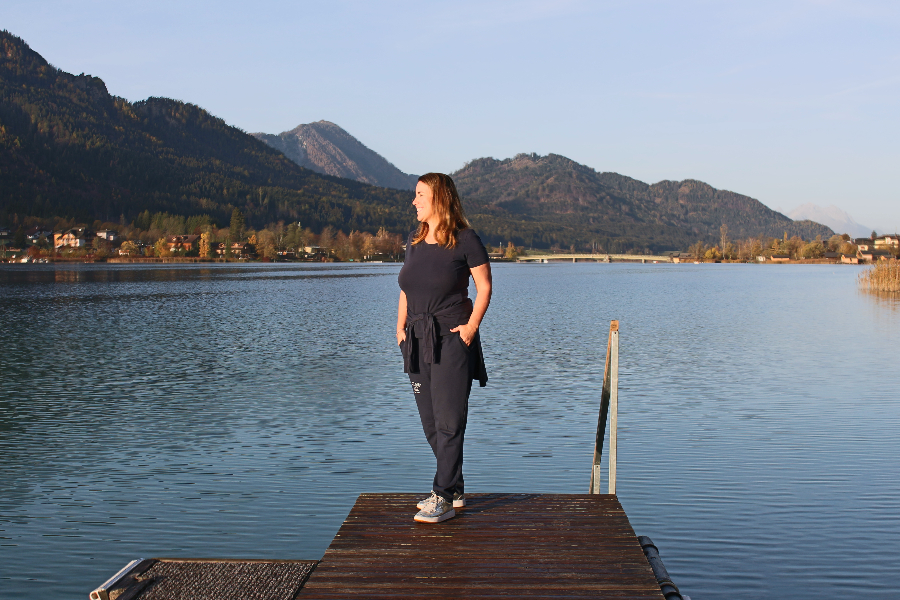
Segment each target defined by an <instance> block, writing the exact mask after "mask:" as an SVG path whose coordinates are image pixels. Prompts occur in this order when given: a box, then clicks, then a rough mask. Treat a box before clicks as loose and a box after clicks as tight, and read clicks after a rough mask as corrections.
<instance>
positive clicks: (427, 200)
mask: <svg viewBox="0 0 900 600" xmlns="http://www.w3.org/2000/svg"><path fill="white" fill-rule="evenodd" d="M413 206H415V207H416V220H418V221H419V222H420V223H423V222H427V221H428V219H430V218H431V217H433V216H434V192H432V191H431V187H430V186H429V185H428V184H427V183H423V182H421V181H420V182H419V183H417V184H416V197H415V198H413Z"/></svg>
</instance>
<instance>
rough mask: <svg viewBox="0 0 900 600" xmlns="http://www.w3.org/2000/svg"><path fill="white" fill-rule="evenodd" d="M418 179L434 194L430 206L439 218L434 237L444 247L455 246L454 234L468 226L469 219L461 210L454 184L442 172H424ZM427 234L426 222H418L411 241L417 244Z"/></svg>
mask: <svg viewBox="0 0 900 600" xmlns="http://www.w3.org/2000/svg"><path fill="white" fill-rule="evenodd" d="M419 181H421V182H422V183H424V184H425V185H427V186H428V187H430V188H431V193H432V194H433V195H434V199H433V200H432V208H433V210H434V212H436V213H437V215H438V217H439V218H440V222H439V223H438V226H437V227H436V228H435V232H434V239H435V240H437V243H438V244H440V245H441V246H443V247H445V248H454V247H456V234H457V233H458V232H459V230H460V229H465V228H466V227H469V226H470V225H469V220H468V219H466V214H465V213H464V212H463V208H462V203H461V202H460V200H459V193H458V192H457V191H456V184H455V183H453V180H452V179H451V178H450V176H449V175H444V174H443V173H425V174H424V175H422V176H421V177H419ZM427 235H428V223H426V222H425V221H422V222H421V223H419V229H418V230H416V234H415V235H414V236H413V239H412V243H413V244H418V243H419V242H421V241H422V240H424V239H425V236H427Z"/></svg>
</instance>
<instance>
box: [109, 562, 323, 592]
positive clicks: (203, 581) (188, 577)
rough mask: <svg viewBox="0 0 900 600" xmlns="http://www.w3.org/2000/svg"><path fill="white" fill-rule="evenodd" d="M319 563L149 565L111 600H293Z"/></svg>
mask: <svg viewBox="0 0 900 600" xmlns="http://www.w3.org/2000/svg"><path fill="white" fill-rule="evenodd" d="M316 564H317V561H289V560H216V559H209V560H204V559H149V560H145V561H143V562H141V563H140V564H139V565H136V566H135V567H134V568H133V569H132V570H131V571H130V572H129V573H128V574H127V575H126V576H124V577H123V578H122V579H121V580H120V581H118V582H117V583H116V585H114V586H112V587H111V588H110V589H109V590H108V591H107V594H106V596H107V598H108V599H109V600H231V599H234V600H292V599H293V598H294V596H296V594H297V591H298V590H299V589H300V587H301V586H302V585H303V583H304V582H305V581H306V579H307V577H309V574H310V573H311V572H312V570H313V568H314V567H315V566H316Z"/></svg>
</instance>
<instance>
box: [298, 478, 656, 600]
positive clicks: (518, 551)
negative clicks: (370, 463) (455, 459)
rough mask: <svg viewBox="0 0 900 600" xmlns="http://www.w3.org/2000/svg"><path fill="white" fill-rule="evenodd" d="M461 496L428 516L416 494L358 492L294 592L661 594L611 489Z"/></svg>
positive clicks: (302, 598) (315, 595)
mask: <svg viewBox="0 0 900 600" xmlns="http://www.w3.org/2000/svg"><path fill="white" fill-rule="evenodd" d="M468 498H469V502H468V506H467V507H466V508H464V509H462V510H461V511H459V512H458V514H457V516H456V518H454V519H450V520H449V521H445V522H443V523H440V524H437V525H431V524H422V523H416V522H415V521H413V519H412V517H413V515H414V514H415V512H416V508H415V505H416V502H417V501H419V500H421V499H422V495H418V496H417V495H414V494H363V495H361V496H360V497H359V499H357V501H356V505H355V506H354V507H353V509H352V510H351V511H350V515H349V516H348V517H347V520H346V521H344V524H343V526H342V527H341V529H340V531H338V533H337V535H336V536H335V538H334V541H333V542H332V543H331V546H330V547H329V548H328V550H327V551H326V552H325V556H324V557H323V558H322V560H321V561H320V562H319V565H318V566H317V567H316V568H315V570H314V571H313V573H312V575H311V576H310V577H309V579H308V580H307V581H306V584H305V585H304V586H303V588H302V589H301V590H300V592H299V593H298V594H297V596H296V598H297V600H307V599H309V600H312V599H322V600H325V599H336V598H393V599H398V600H399V599H401V598H415V599H422V598H433V597H437V596H442V597H449V598H471V599H477V598H496V597H513V598H633V599H636V600H637V599H648V600H649V599H651V598H652V599H654V600H662V599H663V594H662V592H661V591H660V587H659V584H658V583H657V581H656V577H654V575H653V571H652V570H651V568H650V564H649V563H648V562H647V558H646V557H645V556H644V552H643V551H642V550H641V546H640V544H639V543H638V540H637V537H636V536H635V534H634V531H633V530H632V528H631V524H630V523H629V522H628V518H627V517H626V516H625V511H623V510H622V506H621V505H620V504H619V501H618V499H617V498H616V497H615V496H614V495H608V494H583V495H572V494H474V495H472V496H469V497H468Z"/></svg>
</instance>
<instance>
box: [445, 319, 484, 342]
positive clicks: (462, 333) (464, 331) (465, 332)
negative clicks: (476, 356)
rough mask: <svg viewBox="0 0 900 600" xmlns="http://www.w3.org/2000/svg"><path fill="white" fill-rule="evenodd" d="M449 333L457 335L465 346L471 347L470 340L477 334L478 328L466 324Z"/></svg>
mask: <svg viewBox="0 0 900 600" xmlns="http://www.w3.org/2000/svg"><path fill="white" fill-rule="evenodd" d="M450 331H453V332H456V333H459V337H460V339H461V340H462V341H463V342H464V343H465V344H466V346H471V345H472V340H474V339H475V334H476V333H477V332H478V328H477V327H473V326H472V325H469V324H468V323H466V324H465V325H457V326H456V327H454V328H453V329H451V330H450Z"/></svg>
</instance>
